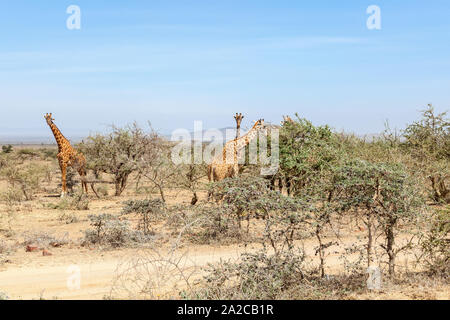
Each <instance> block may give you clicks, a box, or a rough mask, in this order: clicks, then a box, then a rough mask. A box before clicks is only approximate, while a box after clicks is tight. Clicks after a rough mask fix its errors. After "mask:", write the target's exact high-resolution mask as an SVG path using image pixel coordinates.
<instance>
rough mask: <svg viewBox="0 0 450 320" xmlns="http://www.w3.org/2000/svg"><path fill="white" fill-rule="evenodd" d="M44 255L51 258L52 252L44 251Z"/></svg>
mask: <svg viewBox="0 0 450 320" xmlns="http://www.w3.org/2000/svg"><path fill="white" fill-rule="evenodd" d="M42 255H43V256H51V255H52V253H51V252H50V251H47V250H45V249H44V250H42Z"/></svg>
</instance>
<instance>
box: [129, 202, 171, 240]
mask: <svg viewBox="0 0 450 320" xmlns="http://www.w3.org/2000/svg"><path fill="white" fill-rule="evenodd" d="M129 213H136V214H138V215H139V223H138V230H141V231H142V232H143V233H144V234H146V235H147V234H154V232H153V231H152V230H151V224H152V223H154V222H157V221H159V220H161V218H162V217H164V213H165V206H164V202H163V201H162V200H160V199H155V200H150V199H146V200H129V201H126V202H124V207H123V209H122V212H121V214H122V215H126V214H129Z"/></svg>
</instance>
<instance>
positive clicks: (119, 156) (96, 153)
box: [78, 124, 159, 196]
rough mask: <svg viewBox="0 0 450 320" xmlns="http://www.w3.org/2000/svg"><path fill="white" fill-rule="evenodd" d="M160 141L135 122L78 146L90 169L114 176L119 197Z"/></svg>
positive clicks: (89, 138)
mask: <svg viewBox="0 0 450 320" xmlns="http://www.w3.org/2000/svg"><path fill="white" fill-rule="evenodd" d="M158 140H159V138H158V136H157V134H156V133H155V132H153V131H151V132H150V133H145V132H144V131H143V130H142V129H140V128H139V127H138V126H137V125H136V124H134V125H132V126H128V127H125V128H117V127H114V126H113V127H112V131H111V132H110V133H108V134H106V135H101V134H96V135H93V136H89V137H88V138H87V141H86V142H83V143H81V144H79V146H78V147H79V149H80V151H81V152H83V153H84V155H85V156H86V159H87V161H88V163H87V165H88V168H89V169H92V170H93V171H94V173H99V172H104V173H107V174H112V175H113V176H114V183H115V187H116V191H115V195H116V196H119V195H120V194H121V193H122V192H123V191H124V190H125V188H126V186H127V182H128V177H129V175H130V174H131V173H133V172H136V171H138V169H139V167H140V165H139V162H140V161H142V159H143V157H144V156H145V155H146V154H149V153H150V154H153V152H154V150H153V146H154V145H155V143H156V142H157V141H158Z"/></svg>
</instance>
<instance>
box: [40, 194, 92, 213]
mask: <svg viewBox="0 0 450 320" xmlns="http://www.w3.org/2000/svg"><path fill="white" fill-rule="evenodd" d="M47 206H48V208H50V209H57V210H89V197H88V196H87V195H86V194H84V193H78V194H75V195H72V196H68V197H64V198H62V199H61V200H59V202H58V203H50V204H48V205H47Z"/></svg>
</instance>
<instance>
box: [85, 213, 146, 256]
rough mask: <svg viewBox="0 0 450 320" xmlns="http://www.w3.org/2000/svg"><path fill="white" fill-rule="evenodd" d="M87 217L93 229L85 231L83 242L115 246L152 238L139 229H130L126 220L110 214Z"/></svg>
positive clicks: (141, 241)
mask: <svg viewBox="0 0 450 320" xmlns="http://www.w3.org/2000/svg"><path fill="white" fill-rule="evenodd" d="M88 219H89V220H90V225H91V227H92V228H93V229H89V230H86V231H85V233H84V244H99V245H108V246H111V247H114V248H116V247H122V246H125V245H128V244H132V243H143V242H148V241H150V240H152V238H151V237H149V236H148V235H144V234H143V233H142V232H140V231H134V230H131V229H130V227H129V224H128V222H127V221H121V220H119V219H118V217H116V216H114V215H111V214H105V213H104V214H100V215H92V214H91V215H89V216H88Z"/></svg>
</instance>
